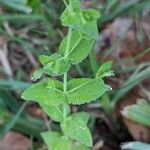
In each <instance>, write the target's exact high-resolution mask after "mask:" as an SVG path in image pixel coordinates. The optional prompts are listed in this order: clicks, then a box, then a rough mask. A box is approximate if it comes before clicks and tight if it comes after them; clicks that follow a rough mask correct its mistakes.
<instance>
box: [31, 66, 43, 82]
mask: <svg viewBox="0 0 150 150" xmlns="http://www.w3.org/2000/svg"><path fill="white" fill-rule="evenodd" d="M43 73H44V70H43V69H38V70H36V71H35V72H34V74H33V76H32V77H31V80H33V81H36V80H38V79H40V78H41V77H42V75H43Z"/></svg>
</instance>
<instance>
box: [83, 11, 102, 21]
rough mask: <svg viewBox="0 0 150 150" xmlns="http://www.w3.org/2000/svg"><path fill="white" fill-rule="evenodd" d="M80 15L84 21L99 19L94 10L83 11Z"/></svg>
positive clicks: (98, 14) (97, 13)
mask: <svg viewBox="0 0 150 150" xmlns="http://www.w3.org/2000/svg"><path fill="white" fill-rule="evenodd" d="M82 13H83V17H84V18H85V20H86V21H96V20H97V19H99V18H100V13H99V12H98V11H96V10H94V9H85V10H84V9H83V10H82Z"/></svg>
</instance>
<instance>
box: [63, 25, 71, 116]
mask: <svg viewBox="0 0 150 150" xmlns="http://www.w3.org/2000/svg"><path fill="white" fill-rule="evenodd" d="M71 35H72V29H71V28H69V29H68V36H67V44H66V51H65V57H67V55H68V53H69V49H70V42H71ZM63 91H64V93H66V92H67V72H65V73H64V77H63ZM66 115H67V110H66V104H65V105H64V108H63V116H64V118H65V117H66Z"/></svg>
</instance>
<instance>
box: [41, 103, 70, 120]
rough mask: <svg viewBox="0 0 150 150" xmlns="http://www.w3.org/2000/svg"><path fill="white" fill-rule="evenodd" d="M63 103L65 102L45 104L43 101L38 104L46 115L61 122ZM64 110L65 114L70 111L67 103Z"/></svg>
mask: <svg viewBox="0 0 150 150" xmlns="http://www.w3.org/2000/svg"><path fill="white" fill-rule="evenodd" d="M64 105H65V104H59V105H46V104H43V103H41V104H40V106H41V107H42V109H43V110H44V111H45V112H46V113H47V114H48V116H49V117H50V118H51V119H52V120H54V121H56V122H61V121H62V120H63V106H64ZM66 111H67V114H69V113H70V108H69V106H68V105H67V104H66Z"/></svg>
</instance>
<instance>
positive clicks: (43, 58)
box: [39, 55, 51, 65]
mask: <svg viewBox="0 0 150 150" xmlns="http://www.w3.org/2000/svg"><path fill="white" fill-rule="evenodd" d="M39 60H40V62H41V64H42V65H46V64H48V63H49V62H50V61H51V57H50V56H47V55H40V57H39Z"/></svg>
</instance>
